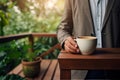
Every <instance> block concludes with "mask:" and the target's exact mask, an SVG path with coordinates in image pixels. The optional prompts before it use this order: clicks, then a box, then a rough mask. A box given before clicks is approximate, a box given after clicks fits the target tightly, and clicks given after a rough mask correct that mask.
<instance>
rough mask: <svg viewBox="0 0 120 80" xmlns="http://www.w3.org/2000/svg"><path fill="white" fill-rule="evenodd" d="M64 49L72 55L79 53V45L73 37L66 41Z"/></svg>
mask: <svg viewBox="0 0 120 80" xmlns="http://www.w3.org/2000/svg"><path fill="white" fill-rule="evenodd" d="M64 47H65V50H66V51H68V52H71V53H77V52H78V51H79V50H78V46H77V43H76V42H75V41H74V39H73V38H72V37H68V38H67V39H66V41H65V44H64Z"/></svg>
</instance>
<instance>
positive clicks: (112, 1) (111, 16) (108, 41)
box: [57, 0, 120, 47]
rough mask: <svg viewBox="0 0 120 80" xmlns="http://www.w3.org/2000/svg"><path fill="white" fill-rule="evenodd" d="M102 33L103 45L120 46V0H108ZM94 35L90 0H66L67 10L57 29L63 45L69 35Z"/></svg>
mask: <svg viewBox="0 0 120 80" xmlns="http://www.w3.org/2000/svg"><path fill="white" fill-rule="evenodd" d="M101 33H102V45H103V47H120V0H108V5H107V9H106V13H105V18H104V22H103V26H102V29H101ZM82 35H94V36H95V34H94V25H93V20H92V14H91V8H90V3H89V0H65V11H64V14H63V17H62V21H61V23H60V25H59V26H58V29H57V38H58V40H59V42H60V43H61V45H62V44H63V42H64V41H65V39H66V38H67V37H69V36H74V37H78V36H82Z"/></svg>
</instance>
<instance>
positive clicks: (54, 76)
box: [9, 60, 60, 80]
mask: <svg viewBox="0 0 120 80" xmlns="http://www.w3.org/2000/svg"><path fill="white" fill-rule="evenodd" d="M9 74H18V75H20V76H21V77H24V78H26V79H28V80H60V69H59V64H58V60H42V62H41V71H40V74H39V75H38V76H37V77H35V78H34V79H30V78H27V77H25V76H24V74H23V72H22V64H19V65H18V66H17V67H16V68H15V69H13V70H12V71H11V72H9Z"/></svg>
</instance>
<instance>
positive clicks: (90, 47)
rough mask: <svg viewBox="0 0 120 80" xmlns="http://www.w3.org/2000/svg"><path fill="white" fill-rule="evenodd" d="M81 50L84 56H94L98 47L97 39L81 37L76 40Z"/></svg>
mask: <svg viewBox="0 0 120 80" xmlns="http://www.w3.org/2000/svg"><path fill="white" fill-rule="evenodd" d="M75 41H76V42H77V44H78V47H79V49H80V53H81V54H83V55H89V54H92V53H93V52H94V51H95V49H96V45H97V38H96V37H93V36H80V37H78V38H76V39H75Z"/></svg>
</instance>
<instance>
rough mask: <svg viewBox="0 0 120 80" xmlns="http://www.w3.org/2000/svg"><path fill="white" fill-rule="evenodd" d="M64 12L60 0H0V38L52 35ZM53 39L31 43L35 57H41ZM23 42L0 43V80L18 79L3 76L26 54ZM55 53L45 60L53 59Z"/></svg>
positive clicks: (52, 43) (12, 76)
mask: <svg viewBox="0 0 120 80" xmlns="http://www.w3.org/2000/svg"><path fill="white" fill-rule="evenodd" d="M63 8H64V0H0V36H7V35H13V34H21V33H56V29H57V26H58V25H59V23H60V20H61V16H62V13H63ZM56 43H58V41H57V38H46V37H43V38H40V39H36V40H35V44H34V50H35V51H36V55H40V54H42V53H43V52H44V51H46V50H47V49H49V48H50V47H51V46H53V45H54V44H56ZM28 47H29V46H28V41H27V39H20V40H17V41H16V40H14V41H11V42H6V43H0V80H13V79H15V78H16V79H18V78H19V79H22V78H21V77H19V76H17V75H6V74H7V73H8V72H9V71H10V70H12V69H13V68H14V67H15V66H17V65H18V64H19V63H20V62H21V59H22V58H23V57H24V56H25V55H26V54H27V50H28ZM58 54H59V50H55V51H54V52H53V54H50V55H48V56H46V57H45V58H47V59H48V58H49V59H55V58H57V56H58Z"/></svg>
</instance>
